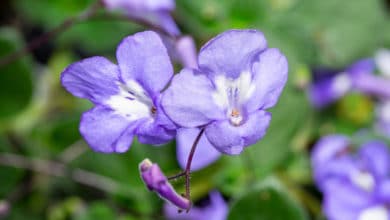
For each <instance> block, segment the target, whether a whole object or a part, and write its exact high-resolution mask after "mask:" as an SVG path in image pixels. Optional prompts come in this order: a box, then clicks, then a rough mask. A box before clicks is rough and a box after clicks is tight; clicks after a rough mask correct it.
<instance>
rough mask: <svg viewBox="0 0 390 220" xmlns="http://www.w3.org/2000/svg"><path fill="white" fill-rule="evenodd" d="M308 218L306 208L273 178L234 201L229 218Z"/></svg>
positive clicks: (288, 219) (262, 219) (282, 219)
mask: <svg viewBox="0 0 390 220" xmlns="http://www.w3.org/2000/svg"><path fill="white" fill-rule="evenodd" d="M233 219H245V220H252V219H253V220H270V219H272V220H306V219H308V216H307V214H306V213H305V212H304V209H303V208H302V207H301V206H300V204H299V203H297V202H296V201H295V200H294V199H293V198H292V197H291V196H289V194H288V192H287V191H286V190H285V189H284V188H283V186H282V185H281V184H280V183H279V182H278V181H277V180H276V179H273V178H269V179H267V180H265V181H264V182H262V183H261V184H260V185H258V186H257V187H255V188H254V189H252V190H250V191H248V192H247V193H246V194H244V195H243V196H242V197H240V198H239V199H238V200H237V201H236V202H234V203H233V205H232V207H231V209H230V212H229V216H228V220H233Z"/></svg>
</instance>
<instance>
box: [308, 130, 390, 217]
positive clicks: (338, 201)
mask: <svg viewBox="0 0 390 220" xmlns="http://www.w3.org/2000/svg"><path fill="white" fill-rule="evenodd" d="M326 139H327V140H326ZM342 142H344V143H345V142H347V143H348V139H345V137H342V136H328V137H325V138H322V139H321V140H320V142H319V144H317V145H316V146H315V149H314V152H313V155H312V162H313V169H314V171H313V172H314V174H315V175H314V176H321V177H322V178H321V179H316V182H317V185H318V186H319V188H320V189H321V190H322V192H323V194H324V212H325V214H326V216H327V217H328V218H329V219H332V220H356V219H357V220H373V219H375V220H388V219H389V218H390V212H389V207H388V206H387V204H389V203H388V202H389V201H390V181H389V180H390V179H389V177H390V176H389V174H390V152H389V150H388V148H387V146H386V145H385V144H384V143H382V142H380V141H370V142H367V143H365V144H363V145H362V146H361V148H360V150H359V151H358V152H357V153H356V154H355V153H352V152H348V151H346V153H343V154H341V155H340V154H339V150H341V151H342V152H343V151H344V148H345V147H342V146H345V144H342ZM347 146H348V145H347ZM326 148H328V149H326ZM337 149H338V150H337ZM329 152H331V153H329ZM321 153H322V154H323V158H325V159H324V160H322V162H320V163H316V162H315V161H317V162H318V160H317V159H315V157H316V156H317V158H318V156H320V154H321ZM330 155H333V156H330ZM329 156H330V157H329ZM320 157H321V156H320ZM318 172H320V173H321V174H320V175H318ZM324 173H326V174H327V175H326V176H324V175H323V174H324Z"/></svg>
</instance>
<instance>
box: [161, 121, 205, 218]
mask: <svg viewBox="0 0 390 220" xmlns="http://www.w3.org/2000/svg"><path fill="white" fill-rule="evenodd" d="M203 133H204V128H202V129H201V130H200V131H199V134H198V136H196V138H195V140H194V143H193V144H192V147H191V151H190V153H189V155H188V159H187V164H186V169H185V170H184V171H182V172H180V173H178V174H176V175H174V176H171V177H168V180H174V179H177V178H179V177H182V176H185V181H186V182H185V186H186V193H185V195H184V197H185V198H187V199H188V200H190V201H191V192H190V176H191V164H192V159H193V158H194V154H195V150H196V147H197V146H198V143H199V140H200V138H201V137H202V135H203ZM187 211H189V210H187Z"/></svg>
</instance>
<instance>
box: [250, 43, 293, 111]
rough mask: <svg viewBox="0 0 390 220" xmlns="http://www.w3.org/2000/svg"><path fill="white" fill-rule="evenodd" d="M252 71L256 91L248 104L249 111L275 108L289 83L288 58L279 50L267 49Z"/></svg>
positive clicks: (261, 54)
mask: <svg viewBox="0 0 390 220" xmlns="http://www.w3.org/2000/svg"><path fill="white" fill-rule="evenodd" d="M252 71H253V83H254V84H255V91H254V94H253V95H252V98H251V99H249V102H248V104H247V108H248V111H249V112H252V111H255V110H257V109H260V108H261V109H267V108H270V107H272V106H274V105H275V104H276V102H277V101H278V98H279V95H280V93H281V92H282V90H283V87H284V85H285V84H286V82H287V73H288V63H287V59H286V57H285V56H284V55H283V54H282V53H281V52H280V51H279V50H278V49H275V48H271V49H267V50H265V51H263V52H262V53H260V55H259V57H258V61H257V62H255V63H254V64H253V66H252Z"/></svg>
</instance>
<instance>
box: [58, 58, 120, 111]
mask: <svg viewBox="0 0 390 220" xmlns="http://www.w3.org/2000/svg"><path fill="white" fill-rule="evenodd" d="M118 82H119V70H118V67H117V66H116V65H115V64H113V63H112V62H111V61H109V60H108V59H106V58H104V57H91V58H87V59H84V60H81V61H79V62H76V63H73V64H72V65H70V66H69V67H68V68H66V69H65V70H64V71H63V72H62V73H61V83H62V85H63V86H64V87H65V89H66V90H68V92H70V93H72V94H73V95H74V96H77V97H80V98H85V99H89V100H91V101H92V102H94V103H95V104H99V103H103V102H104V101H105V100H107V99H108V98H109V97H110V96H112V95H114V94H117V93H118V92H119V87H118V85H117V83H118Z"/></svg>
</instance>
